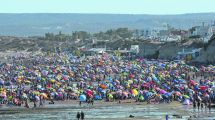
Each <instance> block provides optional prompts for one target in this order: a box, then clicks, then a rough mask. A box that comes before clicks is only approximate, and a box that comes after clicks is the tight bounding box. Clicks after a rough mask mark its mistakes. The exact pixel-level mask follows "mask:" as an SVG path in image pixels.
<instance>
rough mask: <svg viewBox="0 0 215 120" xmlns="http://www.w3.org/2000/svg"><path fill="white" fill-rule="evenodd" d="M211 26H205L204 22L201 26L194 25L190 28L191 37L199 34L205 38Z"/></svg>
mask: <svg viewBox="0 0 215 120" xmlns="http://www.w3.org/2000/svg"><path fill="white" fill-rule="evenodd" d="M209 28H210V26H205V25H204V23H202V25H201V26H194V27H192V28H191V29H190V30H189V37H194V36H198V37H200V38H204V37H206V36H207V35H208V30H209Z"/></svg>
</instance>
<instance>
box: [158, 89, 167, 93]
mask: <svg viewBox="0 0 215 120" xmlns="http://www.w3.org/2000/svg"><path fill="white" fill-rule="evenodd" d="M159 93H160V94H166V93H167V92H166V91H165V90H163V89H161V90H160V91H159Z"/></svg>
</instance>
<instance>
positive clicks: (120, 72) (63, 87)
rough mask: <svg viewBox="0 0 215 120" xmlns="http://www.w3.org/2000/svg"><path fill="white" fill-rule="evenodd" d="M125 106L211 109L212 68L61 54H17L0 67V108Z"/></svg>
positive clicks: (214, 94)
mask: <svg viewBox="0 0 215 120" xmlns="http://www.w3.org/2000/svg"><path fill="white" fill-rule="evenodd" d="M128 100H130V101H133V102H143V103H144V102H145V103H146V104H163V103H168V104H171V103H172V102H178V103H180V104H182V105H192V106H193V107H194V108H196V109H200V108H203V107H204V108H208V109H209V110H210V109H211V108H212V107H213V104H214V103H215V66H213V65H207V66H198V67H197V66H192V65H188V64H186V63H185V62H184V61H182V60H177V61H164V60H147V59H143V58H136V59H134V60H126V59H122V58H121V57H120V56H114V55H112V54H107V53H105V54H100V55H95V56H91V57H85V58H80V57H77V56H73V55H71V54H66V53H59V54H41V55H24V54H23V55H19V56H12V57H10V61H8V62H5V63H1V65H0V103H1V106H7V107H12V108H13V107H15V106H16V107H22V108H26V109H28V108H31V107H33V108H40V107H41V108H42V107H44V106H45V105H46V104H50V105H52V104H58V102H59V101H61V102H63V101H67V103H70V102H71V104H74V103H76V104H79V105H80V106H82V105H83V104H92V105H93V104H94V102H95V101H102V102H104V103H110V102H117V103H119V104H120V103H122V102H123V101H128ZM73 101H77V102H73ZM31 104H32V105H33V106H31Z"/></svg>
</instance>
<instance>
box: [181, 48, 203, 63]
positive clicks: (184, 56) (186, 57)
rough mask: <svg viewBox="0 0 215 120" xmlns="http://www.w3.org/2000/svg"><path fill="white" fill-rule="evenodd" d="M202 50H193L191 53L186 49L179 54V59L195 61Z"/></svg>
mask: <svg viewBox="0 0 215 120" xmlns="http://www.w3.org/2000/svg"><path fill="white" fill-rule="evenodd" d="M201 49H202V48H198V49H193V50H191V51H185V50H184V49H183V50H182V51H181V52H178V54H177V58H179V59H184V60H187V61H190V60H193V59H194V58H196V57H198V56H199V55H200V51H201Z"/></svg>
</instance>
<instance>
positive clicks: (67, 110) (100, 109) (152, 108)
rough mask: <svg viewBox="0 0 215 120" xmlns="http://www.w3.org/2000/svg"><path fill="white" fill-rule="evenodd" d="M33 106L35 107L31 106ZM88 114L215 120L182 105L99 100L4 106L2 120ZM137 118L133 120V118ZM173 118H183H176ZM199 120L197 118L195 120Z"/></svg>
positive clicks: (89, 118) (71, 119)
mask: <svg viewBox="0 0 215 120" xmlns="http://www.w3.org/2000/svg"><path fill="white" fill-rule="evenodd" d="M31 107H32V105H31ZM78 111H84V112H85V114H86V120H130V119H135V120H165V116H166V115H168V116H169V119H170V120H187V119H188V118H189V117H190V116H196V117H198V119H199V120H204V119H205V120H206V119H207V120H210V117H211V120H213V119H215V110H214V109H212V110H211V111H210V112H209V110H208V109H203V110H199V111H198V110H197V109H196V110H193V108H192V106H185V105H182V104H181V103H178V102H173V103H171V104H146V103H145V102H143V103H139V102H135V101H131V100H124V101H122V103H120V104H119V103H118V102H117V101H116V102H104V101H95V104H94V105H93V106H92V105H87V104H86V103H84V104H82V106H81V107H80V106H79V104H78V101H63V102H62V101H61V102H56V103H55V104H54V105H49V104H46V105H45V106H43V107H37V108H29V109H27V108H24V107H11V108H9V107H2V108H0V119H2V120H15V119H16V120H44V119H45V120H75V116H76V113H77V112H78ZM129 115H133V116H134V117H133V118H129ZM173 115H177V116H178V117H179V116H182V118H176V117H175V116H173ZM195 119H197V118H193V120H195Z"/></svg>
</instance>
